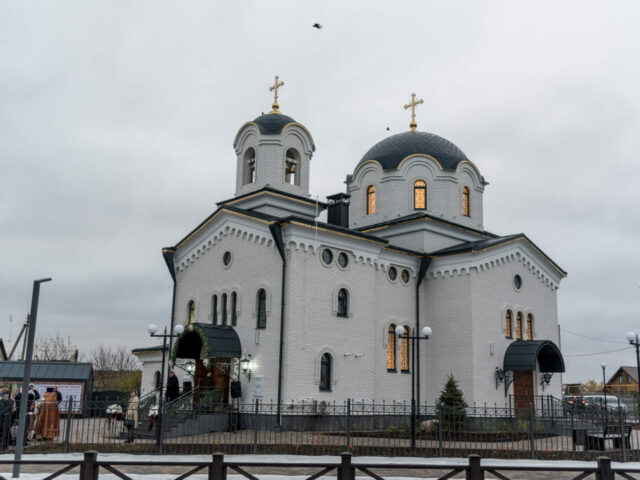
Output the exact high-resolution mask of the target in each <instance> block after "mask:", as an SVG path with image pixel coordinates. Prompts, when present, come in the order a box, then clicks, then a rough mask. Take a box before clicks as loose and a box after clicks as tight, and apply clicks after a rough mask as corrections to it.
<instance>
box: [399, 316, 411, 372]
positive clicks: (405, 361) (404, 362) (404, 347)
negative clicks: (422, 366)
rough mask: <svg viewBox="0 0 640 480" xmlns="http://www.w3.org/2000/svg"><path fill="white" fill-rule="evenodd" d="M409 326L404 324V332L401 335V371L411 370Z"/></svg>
mask: <svg viewBox="0 0 640 480" xmlns="http://www.w3.org/2000/svg"><path fill="white" fill-rule="evenodd" d="M409 331H410V330H409V327H408V326H407V325H405V326H404V334H403V335H400V341H401V342H402V343H400V371H401V372H408V371H409V335H408V332H409Z"/></svg>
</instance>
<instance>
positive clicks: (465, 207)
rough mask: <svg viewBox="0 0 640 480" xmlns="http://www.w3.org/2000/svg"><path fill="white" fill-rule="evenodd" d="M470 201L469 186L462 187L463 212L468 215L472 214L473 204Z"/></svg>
mask: <svg viewBox="0 0 640 480" xmlns="http://www.w3.org/2000/svg"><path fill="white" fill-rule="evenodd" d="M469 202H470V200H469V187H464V188H463V189H462V214H463V215H464V216H466V217H468V216H470V215H471V204H470V203H469Z"/></svg>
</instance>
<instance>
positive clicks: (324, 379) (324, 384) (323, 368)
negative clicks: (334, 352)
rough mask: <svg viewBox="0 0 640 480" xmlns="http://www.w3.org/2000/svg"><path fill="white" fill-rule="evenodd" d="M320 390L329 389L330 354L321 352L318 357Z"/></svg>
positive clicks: (326, 390)
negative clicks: (320, 355) (320, 356)
mask: <svg viewBox="0 0 640 480" xmlns="http://www.w3.org/2000/svg"><path fill="white" fill-rule="evenodd" d="M320 390H321V391H324V392H330V391H331V355H329V354H328V353H323V354H322V358H321V359H320Z"/></svg>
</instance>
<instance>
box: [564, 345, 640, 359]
mask: <svg viewBox="0 0 640 480" xmlns="http://www.w3.org/2000/svg"><path fill="white" fill-rule="evenodd" d="M630 348H632V347H625V348H618V349H616V350H607V351H606V352H595V353H576V354H574V355H564V356H565V357H589V356H591V355H604V354H605V353H613V352H621V351H623V350H629V349H630Z"/></svg>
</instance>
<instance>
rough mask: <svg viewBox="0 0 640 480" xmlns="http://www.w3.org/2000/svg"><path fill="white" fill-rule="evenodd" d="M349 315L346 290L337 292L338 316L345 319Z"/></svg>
mask: <svg viewBox="0 0 640 480" xmlns="http://www.w3.org/2000/svg"><path fill="white" fill-rule="evenodd" d="M348 314H349V292H347V289H346V288H341V289H340V290H338V316H339V317H346V316H347V315H348Z"/></svg>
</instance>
